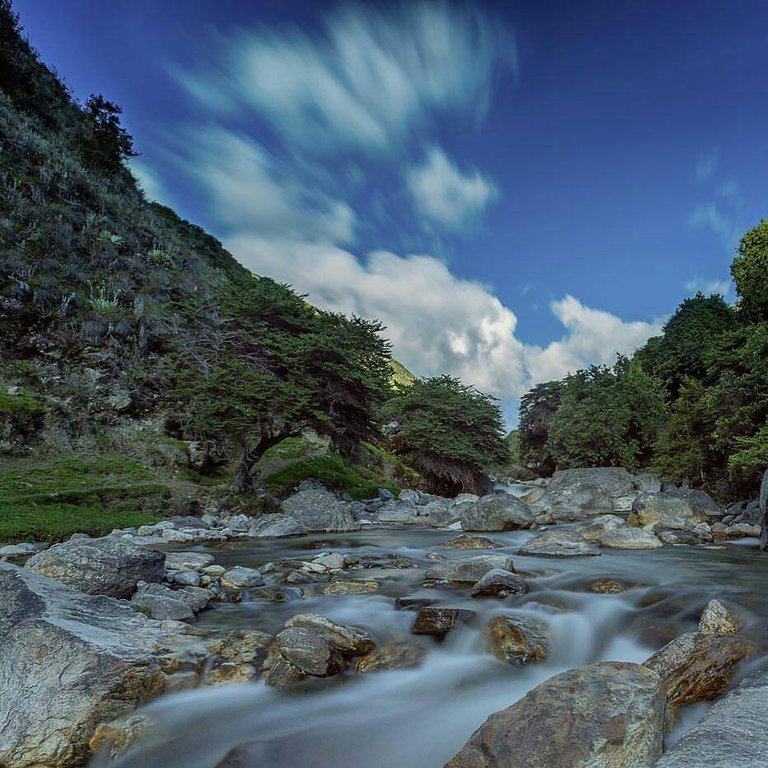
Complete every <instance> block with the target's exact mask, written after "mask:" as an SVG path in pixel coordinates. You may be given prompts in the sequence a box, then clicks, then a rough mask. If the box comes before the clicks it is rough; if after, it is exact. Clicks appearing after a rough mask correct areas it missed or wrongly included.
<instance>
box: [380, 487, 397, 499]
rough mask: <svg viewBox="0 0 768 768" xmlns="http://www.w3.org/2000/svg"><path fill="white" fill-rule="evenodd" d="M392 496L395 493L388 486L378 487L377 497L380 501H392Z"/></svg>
mask: <svg viewBox="0 0 768 768" xmlns="http://www.w3.org/2000/svg"><path fill="white" fill-rule="evenodd" d="M394 498H395V494H394V493H392V491H390V490H389V488H379V499H381V501H392V499H394Z"/></svg>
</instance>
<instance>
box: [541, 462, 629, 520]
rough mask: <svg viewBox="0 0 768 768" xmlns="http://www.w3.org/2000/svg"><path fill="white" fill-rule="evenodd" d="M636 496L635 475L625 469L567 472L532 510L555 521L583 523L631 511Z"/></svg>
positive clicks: (557, 475) (556, 476) (559, 474)
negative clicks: (630, 505) (597, 517)
mask: <svg viewBox="0 0 768 768" xmlns="http://www.w3.org/2000/svg"><path fill="white" fill-rule="evenodd" d="M635 493H636V492H635V488H634V481H633V478H632V475H630V474H629V472H627V470H626V469H623V468H622V467H586V468H579V469H566V470H561V471H558V472H555V474H554V475H553V476H552V480H551V481H550V483H549V486H548V487H547V491H546V493H545V494H544V495H543V496H542V497H541V498H540V499H539V500H538V501H537V502H535V503H534V504H533V505H532V511H533V512H534V513H540V512H546V513H548V514H549V515H551V516H552V518H553V519H555V520H580V519H583V518H585V517H590V516H592V515H599V514H605V513H607V512H614V511H622V510H623V509H628V505H629V503H631V502H630V501H628V499H629V500H631V499H632V498H633V497H634V496H635Z"/></svg>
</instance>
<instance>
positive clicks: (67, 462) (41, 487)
mask: <svg viewBox="0 0 768 768" xmlns="http://www.w3.org/2000/svg"><path fill="white" fill-rule="evenodd" d="M153 480H154V478H153V476H152V474H151V473H150V471H149V470H148V469H146V468H145V467H143V466H141V465H140V464H138V463H136V462H134V461H131V460H129V459H125V458H123V457H122V456H114V455H112V456H109V455H95V456H94V455H80V454H62V455H61V456H58V457H56V458H55V459H47V460H37V461H32V460H29V459H11V460H7V461H3V462H2V464H0V541H20V540H23V539H47V540H52V541H56V540H60V539H64V538H66V537H68V536H70V535H71V534H73V533H77V532H83V533H89V534H91V535H104V534H107V533H109V532H110V531H111V530H113V529H114V528H126V527H129V526H136V525H145V524H148V523H151V522H155V521H157V520H159V519H161V518H162V515H161V514H159V513H158V512H156V511H155V509H157V508H159V507H162V504H160V502H161V501H162V500H163V498H164V497H165V496H167V495H168V488H167V487H166V486H165V485H163V484H160V483H157V482H154V481H153Z"/></svg>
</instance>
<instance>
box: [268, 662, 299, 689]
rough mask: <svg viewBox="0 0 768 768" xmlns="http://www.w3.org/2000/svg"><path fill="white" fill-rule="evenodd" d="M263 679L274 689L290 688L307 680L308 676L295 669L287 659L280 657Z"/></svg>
mask: <svg viewBox="0 0 768 768" xmlns="http://www.w3.org/2000/svg"><path fill="white" fill-rule="evenodd" d="M263 677H264V682H265V683H266V684H267V685H269V686H271V687H272V688H290V687H291V686H293V685H297V684H298V683H301V682H303V681H304V680H306V679H307V677H308V675H307V673H306V672H302V671H301V670H300V669H299V668H298V667H294V666H293V664H291V662H290V661H288V660H287V659H285V658H283V657H279V658H277V659H276V660H275V662H274V664H272V665H271V666H270V667H269V668H268V669H267V670H266V671H265V673H264V675H263Z"/></svg>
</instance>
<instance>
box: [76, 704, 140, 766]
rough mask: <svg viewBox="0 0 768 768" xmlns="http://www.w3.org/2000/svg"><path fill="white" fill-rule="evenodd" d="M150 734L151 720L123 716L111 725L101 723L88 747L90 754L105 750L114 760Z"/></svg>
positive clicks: (133, 715) (134, 715)
mask: <svg viewBox="0 0 768 768" xmlns="http://www.w3.org/2000/svg"><path fill="white" fill-rule="evenodd" d="M151 733H152V720H151V718H149V717H147V715H141V714H130V715H124V716H123V717H118V718H117V719H116V720H113V721H112V722H111V723H101V724H100V725H99V726H98V727H97V728H96V730H95V731H94V733H93V736H92V737H91V740H90V742H89V743H88V747H89V749H90V750H91V751H92V752H98V751H99V750H101V749H107V750H109V756H110V757H111V758H112V759H113V760H114V759H115V758H116V757H119V756H120V755H122V754H123V753H124V752H126V751H127V750H128V748H129V747H131V746H133V745H134V744H135V743H136V742H137V741H139V739H143V738H146V737H147V736H149V734H151Z"/></svg>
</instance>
